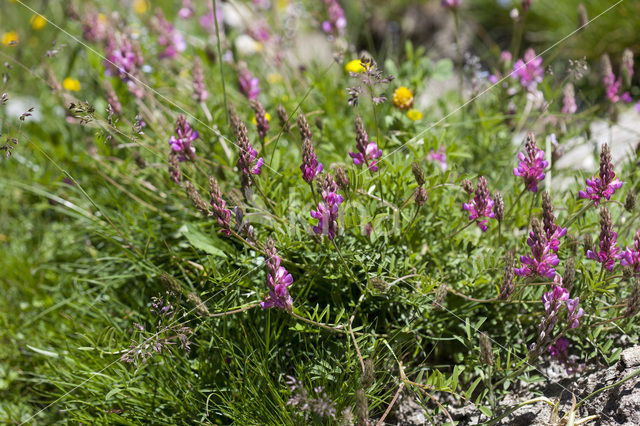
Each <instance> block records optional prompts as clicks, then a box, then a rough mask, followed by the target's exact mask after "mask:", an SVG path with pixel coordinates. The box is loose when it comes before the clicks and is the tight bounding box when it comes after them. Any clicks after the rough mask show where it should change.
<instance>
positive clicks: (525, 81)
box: [513, 49, 544, 92]
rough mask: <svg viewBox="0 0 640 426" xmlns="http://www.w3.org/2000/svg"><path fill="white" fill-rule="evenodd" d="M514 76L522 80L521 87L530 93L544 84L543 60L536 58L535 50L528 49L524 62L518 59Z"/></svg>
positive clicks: (514, 68)
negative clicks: (539, 84)
mask: <svg viewBox="0 0 640 426" xmlns="http://www.w3.org/2000/svg"><path fill="white" fill-rule="evenodd" d="M513 75H514V76H515V77H516V78H518V79H519V80H520V85H521V86H522V87H524V88H525V89H526V90H528V91H529V92H533V91H535V90H536V88H537V87H538V83H541V82H542V78H543V77H544V68H543V67H542V58H541V57H540V56H536V52H535V51H534V50H533V49H527V51H526V52H525V53H524V60H523V59H518V60H517V61H516V63H515V64H514V65H513Z"/></svg>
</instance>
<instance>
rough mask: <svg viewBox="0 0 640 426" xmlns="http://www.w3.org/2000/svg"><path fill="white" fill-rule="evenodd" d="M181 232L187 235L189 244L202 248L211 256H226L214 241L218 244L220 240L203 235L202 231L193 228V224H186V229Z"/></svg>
mask: <svg viewBox="0 0 640 426" xmlns="http://www.w3.org/2000/svg"><path fill="white" fill-rule="evenodd" d="M183 234H184V236H185V237H187V240H189V242H190V243H191V245H192V246H193V247H195V248H197V249H198V250H202V251H204V252H206V253H207V254H210V255H212V256H217V257H223V258H226V257H227V255H226V254H224V252H223V251H222V250H220V249H219V248H218V247H216V243H217V244H218V245H219V244H220V240H219V239H218V238H217V237H215V238H214V237H213V236H210V235H205V234H203V233H202V232H200V231H197V230H195V229H194V228H193V225H186V230H185V231H184V232H183Z"/></svg>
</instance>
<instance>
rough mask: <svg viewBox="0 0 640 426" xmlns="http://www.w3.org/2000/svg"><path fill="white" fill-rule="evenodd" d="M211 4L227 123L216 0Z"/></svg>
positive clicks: (225, 91) (227, 112) (227, 109)
mask: <svg viewBox="0 0 640 426" xmlns="http://www.w3.org/2000/svg"><path fill="white" fill-rule="evenodd" d="M211 5H212V6H213V21H214V22H215V25H216V39H217V45H218V62H219V63H220V79H221V80H222V98H223V100H224V112H225V114H226V117H227V124H229V108H228V104H227V88H226V85H225V82H224V69H223V67H222V47H221V44H220V28H219V25H218V10H217V4H216V0H211Z"/></svg>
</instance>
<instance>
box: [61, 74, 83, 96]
mask: <svg viewBox="0 0 640 426" xmlns="http://www.w3.org/2000/svg"><path fill="white" fill-rule="evenodd" d="M62 87H64V90H69V91H73V92H78V91H80V88H81V87H82V86H81V85H80V82H79V81H78V80H76V79H73V78H71V77H67V78H65V79H64V80H62Z"/></svg>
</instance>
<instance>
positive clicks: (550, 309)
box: [529, 275, 584, 359]
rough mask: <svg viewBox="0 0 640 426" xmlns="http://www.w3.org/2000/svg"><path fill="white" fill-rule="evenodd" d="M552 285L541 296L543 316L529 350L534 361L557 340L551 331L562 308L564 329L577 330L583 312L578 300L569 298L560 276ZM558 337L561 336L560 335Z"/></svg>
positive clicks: (577, 298)
mask: <svg viewBox="0 0 640 426" xmlns="http://www.w3.org/2000/svg"><path fill="white" fill-rule="evenodd" d="M554 284H555V285H553V287H552V289H551V290H550V291H548V292H546V293H544V294H543V295H542V304H543V305H544V310H545V316H544V317H543V318H542V321H541V322H540V325H539V326H538V337H537V340H536V342H535V343H534V344H532V345H531V347H530V348H529V356H530V357H531V358H534V359H535V358H537V357H538V355H540V353H541V352H542V350H543V349H544V348H546V347H548V346H549V345H550V344H552V343H553V342H554V341H556V340H558V339H559V336H557V337H555V338H554V336H553V329H554V328H555V326H556V324H557V323H558V319H559V315H558V314H559V313H560V310H561V309H562V308H563V307H565V308H566V309H567V328H566V329H573V328H577V327H578V326H579V325H580V319H581V318H582V317H583V316H584V310H583V309H582V308H578V304H579V303H580V298H579V297H576V298H575V299H570V298H569V290H567V289H566V288H564V287H563V284H562V278H561V277H560V275H558V276H556V278H555V279H554ZM566 329H565V330H566ZM560 335H562V333H561V334H560Z"/></svg>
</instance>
